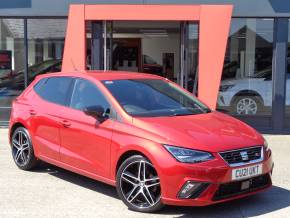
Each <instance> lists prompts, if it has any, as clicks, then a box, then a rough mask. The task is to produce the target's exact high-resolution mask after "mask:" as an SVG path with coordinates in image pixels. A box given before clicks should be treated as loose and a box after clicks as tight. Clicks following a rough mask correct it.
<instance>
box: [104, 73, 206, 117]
mask: <svg viewBox="0 0 290 218" xmlns="http://www.w3.org/2000/svg"><path fill="white" fill-rule="evenodd" d="M102 82H103V84H104V85H105V86H106V87H107V89H108V90H109V91H110V92H111V94H112V95H113V96H114V97H115V98H116V100H117V101H118V102H119V104H120V105H121V106H122V107H123V109H124V110H125V111H126V112H127V113H128V114H130V115H132V116H138V117H161V116H185V115H194V114H201V113H208V112H210V109H209V108H208V107H207V106H205V105H204V104H202V103H201V102H200V101H198V100H197V99H196V98H195V97H194V96H193V95H191V94H190V93H187V92H185V91H183V90H182V89H180V88H178V87H177V86H175V85H173V84H171V83H169V82H166V81H165V80H161V79H128V80H106V81H102Z"/></svg>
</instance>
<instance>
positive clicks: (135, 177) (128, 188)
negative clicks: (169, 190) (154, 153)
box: [120, 160, 161, 209]
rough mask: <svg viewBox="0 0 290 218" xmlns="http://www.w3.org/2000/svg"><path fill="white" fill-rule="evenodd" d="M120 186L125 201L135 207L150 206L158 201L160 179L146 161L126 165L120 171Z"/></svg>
mask: <svg viewBox="0 0 290 218" xmlns="http://www.w3.org/2000/svg"><path fill="white" fill-rule="evenodd" d="M120 188H121V192H122V194H123V196H124V198H125V199H126V201H127V202H128V203H129V204H131V205H132V206H134V207H137V208H142V209H143V208H150V207H153V206H155V205H156V204H157V203H158V202H159V201H160V196H161V189H160V180H159V177H158V175H157V172H156V170H155V169H154V167H153V165H152V164H151V163H149V162H148V161H144V160H140V161H134V162H132V163H130V164H129V165H127V166H126V167H125V168H124V170H123V171H122V173H121V177H120Z"/></svg>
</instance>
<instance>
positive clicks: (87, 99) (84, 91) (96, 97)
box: [70, 79, 110, 112]
mask: <svg viewBox="0 0 290 218" xmlns="http://www.w3.org/2000/svg"><path fill="white" fill-rule="evenodd" d="M94 106H102V107H103V108H104V110H105V112H108V111H109V109H110V105H109V103H108V101H107V100H106V99H105V97H104V96H103V94H102V93H101V91H100V90H99V89H98V88H97V87H96V86H95V85H94V84H93V83H91V82H89V81H87V80H83V79H77V80H76V82H75V85H74V89H73V93H72V98H71V102H70V107H71V108H74V109H77V110H82V111H83V110H85V109H86V108H89V107H94Z"/></svg>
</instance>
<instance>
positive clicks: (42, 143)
mask: <svg viewBox="0 0 290 218" xmlns="http://www.w3.org/2000/svg"><path fill="white" fill-rule="evenodd" d="M72 81H73V80H72V78H69V77H50V78H44V79H42V80H40V81H39V82H38V83H37V84H36V85H35V86H34V91H35V92H36V94H35V96H34V97H33V99H32V102H31V105H30V108H29V113H30V115H31V118H30V125H31V127H32V128H31V131H32V132H33V134H32V136H33V138H32V140H33V144H34V145H35V152H36V154H37V156H39V157H42V158H45V159H48V160H57V161H59V160H60V156H59V150H60V134H59V132H60V127H61V124H60V117H59V116H60V111H61V110H62V109H63V108H65V105H66V104H67V100H68V98H67V97H68V96H67V94H68V91H69V89H70V86H71V84H72Z"/></svg>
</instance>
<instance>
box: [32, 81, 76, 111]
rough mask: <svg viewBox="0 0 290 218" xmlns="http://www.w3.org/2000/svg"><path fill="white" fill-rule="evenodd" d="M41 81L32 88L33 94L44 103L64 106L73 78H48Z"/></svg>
mask: <svg viewBox="0 0 290 218" xmlns="http://www.w3.org/2000/svg"><path fill="white" fill-rule="evenodd" d="M43 80H44V81H43ZM43 80H40V81H39V82H38V83H37V84H36V85H35V86H34V90H35V92H36V93H37V94H38V95H39V96H40V97H41V98H43V99H44V100H46V101H49V102H52V103H55V104H59V105H64V106H66V105H67V103H68V94H69V91H70V88H71V84H72V81H73V78H70V77H50V78H48V79H43Z"/></svg>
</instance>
